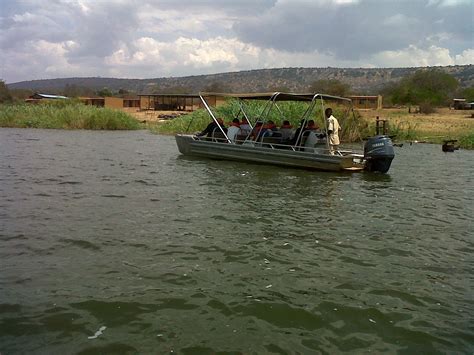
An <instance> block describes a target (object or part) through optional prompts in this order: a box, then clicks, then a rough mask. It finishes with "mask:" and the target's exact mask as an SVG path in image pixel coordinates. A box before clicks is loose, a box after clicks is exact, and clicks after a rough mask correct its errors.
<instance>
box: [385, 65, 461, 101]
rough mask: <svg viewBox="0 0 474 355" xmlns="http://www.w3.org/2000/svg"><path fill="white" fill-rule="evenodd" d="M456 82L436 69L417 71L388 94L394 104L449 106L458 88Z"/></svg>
mask: <svg viewBox="0 0 474 355" xmlns="http://www.w3.org/2000/svg"><path fill="white" fill-rule="evenodd" d="M458 85H459V84H458V81H457V80H456V79H455V78H454V77H453V76H451V75H449V74H447V73H444V72H442V71H441V70H438V69H431V70H418V71H417V72H416V73H415V74H413V75H411V76H408V77H406V78H403V79H402V80H401V81H400V83H399V84H398V85H395V86H394V87H393V88H392V89H391V90H390V92H389V95H390V96H391V101H392V102H393V103H394V104H397V103H398V104H408V105H410V104H411V105H421V104H430V105H434V106H440V105H446V104H449V101H450V99H451V98H453V95H454V93H455V92H456V89H457V87H458Z"/></svg>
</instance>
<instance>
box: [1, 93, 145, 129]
mask: <svg viewBox="0 0 474 355" xmlns="http://www.w3.org/2000/svg"><path fill="white" fill-rule="evenodd" d="M0 126H1V127H16V128H54V129H91V130H134V129H139V128H140V124H139V123H138V121H137V120H136V119H134V118H133V117H132V116H130V115H129V114H127V113H125V112H122V111H119V110H111V109H107V108H100V107H95V106H86V105H84V104H82V103H78V102H75V101H72V100H71V102H67V101H66V100H60V101H58V102H50V103H47V104H15V105H0Z"/></svg>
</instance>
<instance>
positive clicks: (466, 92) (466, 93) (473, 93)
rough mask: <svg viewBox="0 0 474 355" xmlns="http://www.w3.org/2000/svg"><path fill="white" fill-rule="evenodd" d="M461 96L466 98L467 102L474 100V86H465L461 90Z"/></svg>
mask: <svg viewBox="0 0 474 355" xmlns="http://www.w3.org/2000/svg"><path fill="white" fill-rule="evenodd" d="M460 97H462V98H464V99H466V101H467V102H473V101H474V87H470V88H465V89H463V90H461V94H460Z"/></svg>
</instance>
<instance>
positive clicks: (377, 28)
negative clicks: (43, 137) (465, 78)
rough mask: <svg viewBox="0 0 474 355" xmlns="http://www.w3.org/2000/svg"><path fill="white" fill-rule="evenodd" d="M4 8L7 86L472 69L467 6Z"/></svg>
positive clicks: (257, 1) (117, 2) (259, 2)
mask: <svg viewBox="0 0 474 355" xmlns="http://www.w3.org/2000/svg"><path fill="white" fill-rule="evenodd" d="M1 1H2V0H0V2H1ZM6 3H7V5H6V6H4V4H3V3H2V5H1V6H2V14H1V15H0V52H1V54H2V55H1V56H0V78H3V79H5V80H6V81H7V82H15V81H20V80H31V79H40V78H54V77H70V76H110V75H112V76H117V77H138V78H150V77H160V76H182V75H199V74H209V73H217V72H226V71H237V70H248V69H259V68H272V67H289V66H293V67H295V66H303V67H325V66H332V67H402V66H405V67H406V66H425V65H453V64H472V63H473V62H474V48H473V42H472V19H471V12H470V11H469V10H472V3H471V2H469V1H462V0H457V1H456V0H417V1H411V2H399V1H395V0H394V1H380V2H377V4H376V5H377V6H374V2H373V1H371V0H278V1H277V0H240V1H237V0H235V1H233V0H221V1H219V2H215V1H211V0H200V1H192V0H181V1H180V2H179V8H178V9H177V7H176V2H172V1H170V0H142V1H140V2H136V1H126V0H114V1H112V0H110V1H95V0H94V1H93V0H58V1H53V2H49V3H47V4H46V3H43V2H40V1H19V2H6ZM381 14H382V15H381Z"/></svg>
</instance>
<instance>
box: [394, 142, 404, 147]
mask: <svg viewBox="0 0 474 355" xmlns="http://www.w3.org/2000/svg"><path fill="white" fill-rule="evenodd" d="M393 146H394V147H399V148H401V147H403V143H393Z"/></svg>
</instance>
